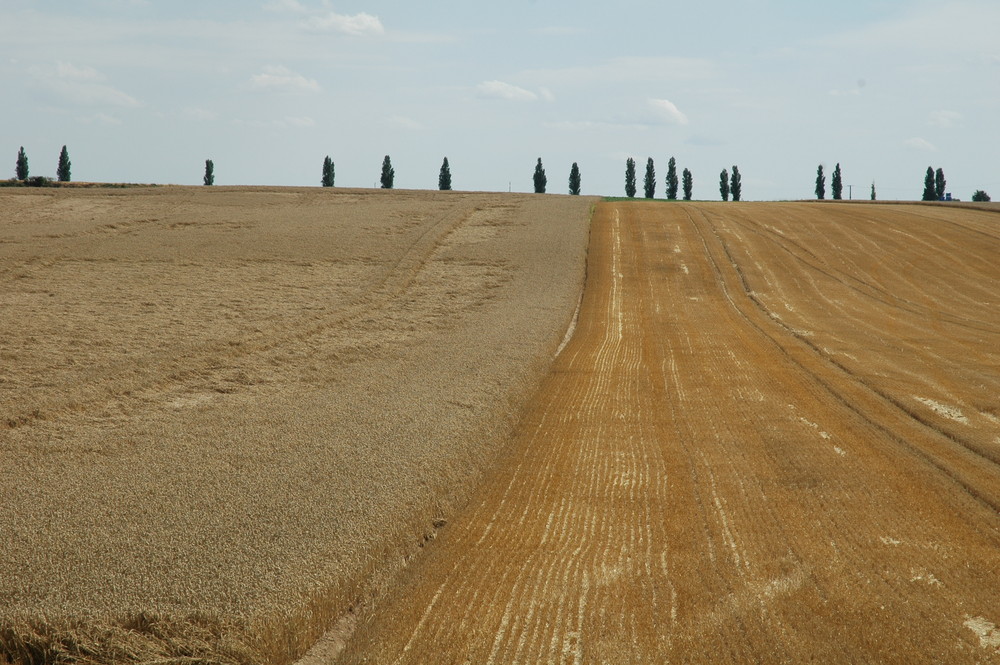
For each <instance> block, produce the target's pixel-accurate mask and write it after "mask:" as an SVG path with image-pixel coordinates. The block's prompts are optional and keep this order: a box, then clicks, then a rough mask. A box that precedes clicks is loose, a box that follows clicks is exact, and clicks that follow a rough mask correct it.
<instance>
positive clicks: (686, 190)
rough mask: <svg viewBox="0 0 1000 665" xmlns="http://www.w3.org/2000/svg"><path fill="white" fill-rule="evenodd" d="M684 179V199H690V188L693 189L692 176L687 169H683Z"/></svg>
mask: <svg viewBox="0 0 1000 665" xmlns="http://www.w3.org/2000/svg"><path fill="white" fill-rule="evenodd" d="M682 179H683V181H684V200H685V201H690V200H691V190H692V189H694V176H692V175H691V172H690V171H689V170H687V169H684V175H683V177H682Z"/></svg>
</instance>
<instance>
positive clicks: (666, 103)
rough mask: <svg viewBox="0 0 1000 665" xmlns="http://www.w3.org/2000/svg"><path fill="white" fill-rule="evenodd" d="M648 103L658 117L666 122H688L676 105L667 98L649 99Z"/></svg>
mask: <svg viewBox="0 0 1000 665" xmlns="http://www.w3.org/2000/svg"><path fill="white" fill-rule="evenodd" d="M649 105H650V106H652V107H653V109H654V110H655V111H656V113H657V115H658V116H659V117H661V118H662V119H664V120H666V121H667V122H670V123H673V124H676V125H686V124H688V118H687V116H686V115H684V114H683V113H681V110H680V109H679V108H677V105H676V104H674V103H673V102H672V101H670V100H669V99H650V100H649Z"/></svg>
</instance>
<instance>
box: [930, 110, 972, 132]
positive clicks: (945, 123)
mask: <svg viewBox="0 0 1000 665" xmlns="http://www.w3.org/2000/svg"><path fill="white" fill-rule="evenodd" d="M962 118H963V116H962V114H961V113H959V112H958V111H934V112H933V113H931V115H930V118H929V119H928V123H929V124H931V125H934V126H935V127H942V128H944V129H948V128H950V127H955V126H957V125H958V124H960V123H961V121H962Z"/></svg>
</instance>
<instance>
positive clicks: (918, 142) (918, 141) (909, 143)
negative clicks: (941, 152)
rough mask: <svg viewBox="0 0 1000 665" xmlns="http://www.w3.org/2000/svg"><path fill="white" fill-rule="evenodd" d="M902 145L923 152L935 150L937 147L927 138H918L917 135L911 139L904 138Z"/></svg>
mask: <svg viewBox="0 0 1000 665" xmlns="http://www.w3.org/2000/svg"><path fill="white" fill-rule="evenodd" d="M903 145H904V146H905V147H907V148H912V149H913V150H920V151H923V152H935V151H937V148H936V147H935V146H934V144H933V143H931V142H930V141H928V140H927V139H923V138H920V137H919V136H915V137H913V138H911V139H906V140H905V141H903Z"/></svg>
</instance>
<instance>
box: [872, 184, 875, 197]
mask: <svg viewBox="0 0 1000 665" xmlns="http://www.w3.org/2000/svg"><path fill="white" fill-rule="evenodd" d="M874 200H875V181H874V180H872V201H874Z"/></svg>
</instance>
